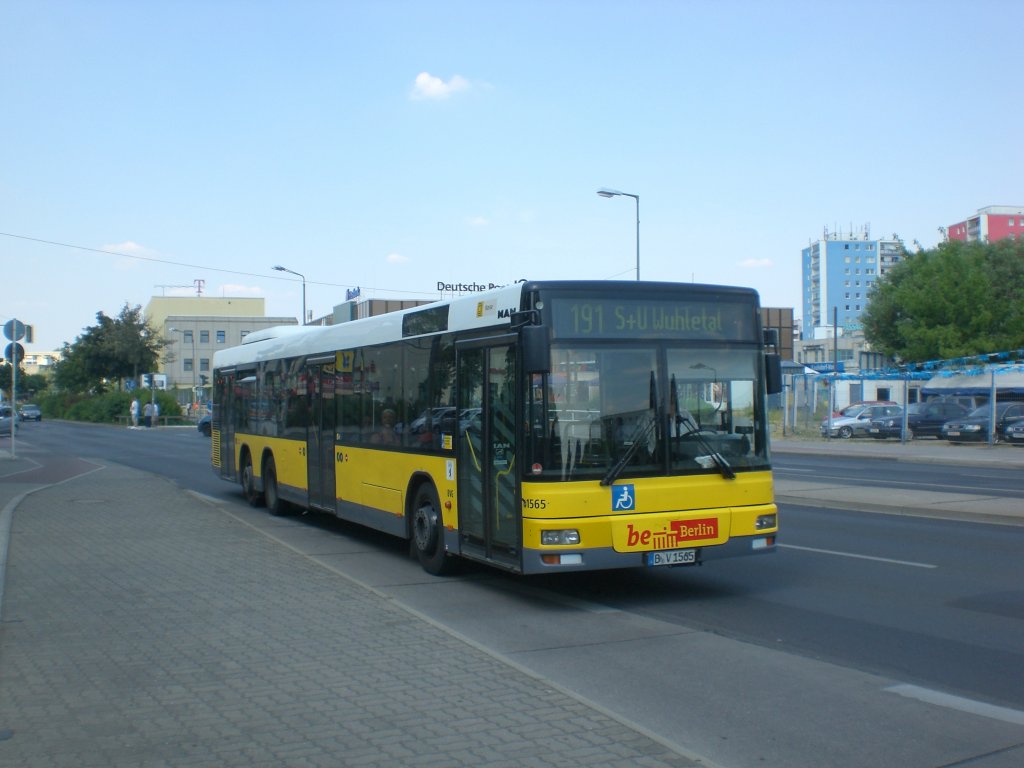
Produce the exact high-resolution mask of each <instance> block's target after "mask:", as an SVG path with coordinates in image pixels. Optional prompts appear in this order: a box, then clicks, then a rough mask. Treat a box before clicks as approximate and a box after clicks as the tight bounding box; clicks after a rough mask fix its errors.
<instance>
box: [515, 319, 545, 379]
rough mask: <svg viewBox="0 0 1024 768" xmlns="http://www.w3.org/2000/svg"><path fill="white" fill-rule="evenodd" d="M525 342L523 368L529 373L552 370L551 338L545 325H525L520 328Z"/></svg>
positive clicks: (521, 337) (520, 334)
mask: <svg viewBox="0 0 1024 768" xmlns="http://www.w3.org/2000/svg"><path fill="white" fill-rule="evenodd" d="M519 338H520V339H521V340H522V343H523V368H524V369H525V370H526V372H527V373H550V372H551V339H550V337H549V336H548V329H547V328H545V327H544V326H543V325H524V326H523V327H522V328H520V329H519Z"/></svg>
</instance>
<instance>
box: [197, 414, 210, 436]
mask: <svg viewBox="0 0 1024 768" xmlns="http://www.w3.org/2000/svg"><path fill="white" fill-rule="evenodd" d="M196 429H198V430H199V431H200V432H202V433H203V434H204V435H206V436H207V437H209V436H210V435H212V434H213V417H212V416H210V414H206V415H205V416H203V418H201V419H200V420H199V421H197V422H196Z"/></svg>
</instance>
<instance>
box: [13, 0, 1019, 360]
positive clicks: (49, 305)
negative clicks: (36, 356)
mask: <svg viewBox="0 0 1024 768" xmlns="http://www.w3.org/2000/svg"><path fill="white" fill-rule="evenodd" d="M1022 35H1024V3H1020V2H1018V1H1017V0H971V2H966V1H965V2H944V1H943V0H924V1H922V2H916V1H913V2H912V1H910V0H903V1H902V2H901V0H887V2H858V3H852V2H848V3H842V4H839V3H822V2H820V1H816V2H791V1H788V0H779V1H777V2H753V1H751V2H741V1H738V0H719V1H718V2H711V1H710V0H708V1H706V2H695V1H687V0H678V1H677V2H654V1H646V2H645V1H644V0H637V1H636V2H624V1H623V0H617V1H616V2H605V1H604V0H593V1H591V2H582V1H580V0H561V1H559V0H548V1H547V2H535V1H533V0H519V1H518V2H502V1H500V0H499V1H497V2H480V1H479V0H473V1H472V2H446V1H445V0H437V1H436V2H431V3H425V2H397V1H393V0H375V1H374V2H370V1H369V0H365V1H364V2H341V1H340V0H339V1H336V2H326V1H317V2H314V1H312V0H288V1H287V2H285V1H284V0H280V1H277V0H274V1H272V0H178V1H177V2H155V1H150V2H144V1H142V2H140V0H78V1H77V2H72V1H70V0H64V1H63V2H54V1H53V0H6V1H5V2H4V3H3V4H2V6H0V322H6V320H8V319H10V318H17V319H19V320H21V321H23V322H26V323H29V324H31V325H32V326H33V327H34V329H35V340H34V342H33V343H32V344H30V345H27V346H26V349H27V351H28V352H30V353H31V352H45V351H50V350H55V349H60V348H61V346H62V345H63V344H64V343H65V342H69V343H73V342H74V341H75V339H76V337H78V336H79V335H80V334H81V333H82V332H83V330H84V329H85V328H87V327H89V326H92V325H95V324H96V315H97V313H98V312H103V313H105V314H107V315H110V316H116V315H118V314H119V313H120V311H121V309H122V308H123V307H124V306H125V305H126V304H127V305H129V306H132V307H134V306H136V305H138V306H142V307H145V305H146V304H147V303H148V302H149V300H150V298H151V297H153V296H175V295H185V296H195V295H197V294H198V291H200V290H201V292H202V293H201V295H203V296H235V297H238V296H248V297H263V298H264V299H265V305H266V313H267V315H269V316H284V317H295V318H298V317H300V316H301V314H302V282H301V280H300V278H298V277H296V276H294V275H291V274H287V273H282V272H277V271H274V270H273V267H274V266H275V265H281V266H284V267H286V268H288V269H290V270H292V271H294V272H298V273H301V274H302V275H304V277H305V281H306V303H307V307H308V309H309V311H311V312H312V314H313V316H314V317H320V316H322V315H325V314H328V313H330V312H331V310H332V309H333V307H334V306H335V305H336V304H339V303H341V302H342V301H344V299H345V291H346V289H351V288H355V287H359V288H360V289H361V296H362V298H409V299H435V298H438V297H439V296H440V294H439V292H438V287H437V286H438V283H460V282H461V283H468V282H476V283H487V284H490V283H494V284H497V285H501V284H506V283H509V282H512V281H515V280H519V279H524V278H525V279H530V280H543V279H593V280H634V279H636V276H637V275H636V262H637V229H638V227H637V214H638V213H639V261H640V277H641V278H642V279H644V280H668V281H680V282H698V283H721V284H730V285H743V286H749V287H753V288H756V289H757V290H758V291H759V292H760V294H761V301H762V304H764V305H766V306H781V307H793V308H794V310H795V312H796V316H797V317H798V318H799V316H800V251H801V249H802V248H804V247H806V246H807V245H808V243H810V242H812V241H815V240H818V239H820V238H821V237H822V234H823V232H824V231H825V230H826V229H827V230H828V231H829V232H836V231H840V232H843V233H847V232H849V231H851V229H852V230H854V231H858V232H859V231H863V229H864V228H865V227H868V228H869V231H870V235H871V237H873V238H879V237H889V236H891V235H893V234H896V235H898V236H899V237H900V238H901V239H903V241H904V242H905V243H906V244H907V245H908V247H911V248H914V247H916V246H913V245H912V243H913V241H915V240H916V241H917V242H918V243H920V245H921V247H924V248H932V247H934V246H935V245H936V244H937V243H938V242H939V241H940V239H941V234H940V232H939V228H940V227H945V226H948V225H950V224H952V223H954V222H958V221H962V220H963V219H965V218H967V217H968V216H970V215H972V214H974V213H975V212H976V211H977V210H978V209H979V208H982V207H984V206H988V205H1021V204H1024V189H1022V188H1021V185H1022V181H1024V173H1022V170H1024V145H1022V141H1021V137H1022V136H1024V131H1022V128H1024V120H1022V112H1024V99H1022V98H1021V93H1022V84H1021V73H1022V72H1024V43H1022V40H1024V37H1022ZM601 188H612V189H617V190H620V191H623V192H627V193H630V194H634V195H638V196H639V205H637V203H636V202H634V199H633V198H630V197H612V198H603V197H600V196H598V195H597V194H596V192H597V190H598V189H601ZM638 209H639V210H638Z"/></svg>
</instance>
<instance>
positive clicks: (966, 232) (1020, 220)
mask: <svg viewBox="0 0 1024 768" xmlns="http://www.w3.org/2000/svg"><path fill="white" fill-rule="evenodd" d="M946 235H947V237H948V238H949V239H950V240H964V241H966V242H968V243H975V242H982V243H991V242H994V241H996V240H1003V239H1006V238H1009V239H1011V240H1020V239H1024V206H1021V205H990V206H988V207H987V208H980V209H979V210H978V213H977V214H976V215H974V216H971V218H969V219H967V220H965V221H960V222H957V223H956V224H951V225H950V226H949V228H948V229H947V230H946Z"/></svg>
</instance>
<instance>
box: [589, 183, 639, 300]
mask: <svg viewBox="0 0 1024 768" xmlns="http://www.w3.org/2000/svg"><path fill="white" fill-rule="evenodd" d="M597 194H599V195H600V196H601V197H620V196H621V197H632V198H633V199H634V200H635V201H636V279H637V280H639V279H640V195H631V194H629V192H619V190H617V189H603V188H602V189H599V190H597Z"/></svg>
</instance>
